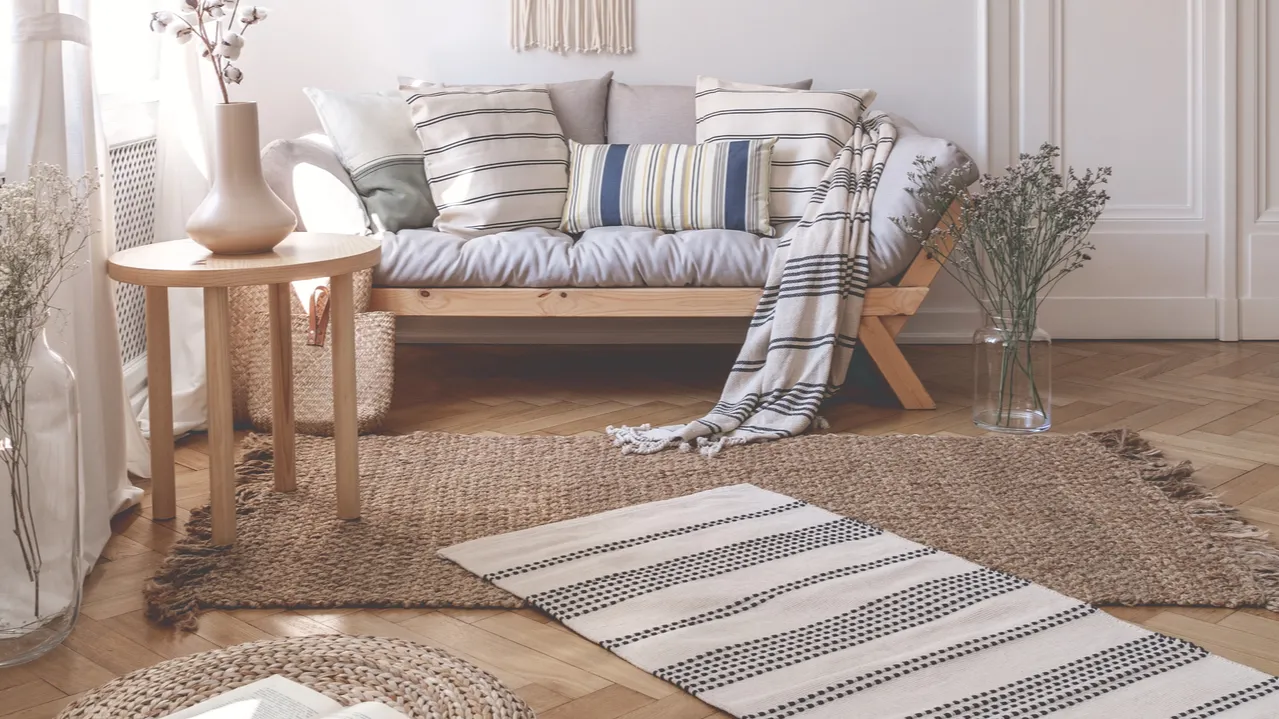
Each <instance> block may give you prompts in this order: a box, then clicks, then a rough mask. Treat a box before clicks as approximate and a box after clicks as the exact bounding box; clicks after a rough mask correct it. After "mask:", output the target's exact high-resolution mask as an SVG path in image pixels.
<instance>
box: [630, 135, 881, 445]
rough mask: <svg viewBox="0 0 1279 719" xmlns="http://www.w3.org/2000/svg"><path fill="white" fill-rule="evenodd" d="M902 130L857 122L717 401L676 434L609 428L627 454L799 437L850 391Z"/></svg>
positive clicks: (781, 257) (788, 238)
mask: <svg viewBox="0 0 1279 719" xmlns="http://www.w3.org/2000/svg"><path fill="white" fill-rule="evenodd" d="M896 137H897V133H896V129H895V128H894V127H893V126H892V124H891V123H890V122H889V120H888V116H887V115H885V114H884V113H882V112H871V113H867V114H866V115H864V116H863V117H861V118H859V119H858V121H857V123H856V124H855V126H854V129H853V135H852V137H851V138H849V140H848V142H847V143H846V144H845V145H844V146H843V148H841V149H840V151H839V153H838V154H837V155H836V156H835V159H834V160H833V161H831V163H830V166H829V167H828V168H827V170H826V175H825V177H824V178H823V180H822V182H821V184H820V185H818V187H817V189H816V190H814V192H813V196H812V198H811V199H810V200H809V203H808V205H807V208H806V209H805V211H804V216H803V219H802V220H800V222H799V223H798V224H797V225H796V226H795V227H793V228H792V229H791V230H790V232H788V233H786V235H785V236H783V237H782V239H781V240H780V241H779V242H778V245H777V254H776V255H775V256H774V258H773V266H772V267H771V268H770V269H769V273H768V281H767V284H766V285H765V287H764V293H763V296H761V297H760V300H759V305H758V306H757V307H756V308H755V315H754V317H753V318H752V319H751V323H750V329H749V330H748V332H747V334H746V341H745V343H744V344H743V345H742V349H741V352H740V353H739V354H738V357H737V362H736V363H735V364H734V365H733V369H732V371H731V373H730V374H729V377H728V381H727V383H726V384H725V386H724V392H723V394H722V396H721V397H720V401H719V403H718V404H716V405H715V406H714V407H713V408H712V409H711V411H710V413H709V414H707V415H706V416H705V417H703V418H701V419H699V420H696V421H694V422H691V423H689V424H686V425H675V426H670V427H658V428H654V427H650V426H649V425H642V426H639V427H609V428H608V433H609V434H610V435H611V436H612V437H613V440H614V443H615V444H616V445H617V446H619V447H621V448H622V451H623V452H627V453H630V452H634V453H638V454H652V453H654V452H659V451H661V450H663V449H666V448H668V447H678V448H680V449H682V450H690V449H692V448H693V447H694V446H697V447H700V448H701V452H702V453H703V454H705V455H707V456H712V455H715V454H717V453H719V452H720V451H721V450H722V449H723V448H724V447H727V446H731V445H736V444H746V443H748V442H759V441H763V440H770V439H780V438H783V437H791V436H794V435H797V434H800V433H801V432H803V431H804V430H806V429H808V427H809V425H811V424H812V423H813V422H814V420H815V419H816V418H817V410H818V408H819V407H820V406H821V403H822V401H823V400H825V399H826V398H827V397H830V396H831V395H833V394H834V393H835V392H836V391H837V390H838V389H839V388H840V386H841V385H843V383H844V377H845V375H846V374H847V372H848V362H849V360H850V359H852V355H853V350H854V349H855V348H856V346H857V327H858V325H859V324H860V323H861V314H862V302H863V298H864V296H865V293H866V281H867V278H868V276H869V269H870V260H869V253H870V207H871V200H873V199H874V196H875V188H876V187H877V186H878V185H879V178H880V176H881V175H882V174H883V169H884V162H885V161H887V159H888V154H889V153H890V152H891V151H892V148H893V142H894V140H895V139H896Z"/></svg>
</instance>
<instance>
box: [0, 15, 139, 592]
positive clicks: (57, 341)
mask: <svg viewBox="0 0 1279 719" xmlns="http://www.w3.org/2000/svg"><path fill="white" fill-rule="evenodd" d="M11 2H12V10H11V11H10V12H11V13H12V15H11V18H12V26H11V33H12V34H11V37H12V48H11V50H12V61H11V65H10V68H9V70H10V73H9V77H10V87H9V93H8V99H9V101H8V108H9V112H8V115H7V116H8V137H7V150H8V152H7V158H6V168H5V174H6V175H7V177H8V178H9V179H10V180H15V181H17V180H22V179H25V178H26V176H27V168H28V167H29V166H30V165H31V164H34V163H39V162H43V163H48V164H52V165H60V166H62V167H63V168H65V169H66V171H67V172H68V174H70V175H71V176H73V177H74V176H76V175H82V174H85V173H88V172H91V173H94V174H95V175H97V176H98V177H99V178H100V181H101V188H102V189H101V190H100V191H99V192H98V193H97V196H96V197H95V198H94V202H93V207H92V218H91V222H92V228H91V229H92V230H93V234H92V236H91V238H90V241H89V244H88V246H87V247H86V248H85V256H84V258H83V260H84V266H83V269H81V270H80V271H79V272H78V273H77V274H76V275H75V276H74V277H73V278H71V280H69V281H68V282H66V283H64V284H63V287H62V290H61V295H60V297H58V298H56V299H57V304H58V305H59V306H61V307H64V308H66V311H67V314H66V320H65V321H64V322H61V323H58V326H57V327H56V329H57V330H58V332H57V333H56V334H54V335H53V336H52V337H51V342H52V343H53V344H54V346H55V350H56V351H57V352H59V353H60V354H61V355H62V356H63V357H64V358H65V359H66V360H67V361H68V362H69V363H70V364H71V366H72V368H73V369H74V370H75V374H76V379H77V384H78V387H79V395H80V444H81V474H82V478H83V488H84V489H83V491H84V494H83V507H84V532H83V543H84V545H83V551H84V554H85V558H86V562H87V564H86V569H87V568H89V567H92V566H93V562H94V561H95V560H96V559H97V556H98V554H99V553H100V552H101V550H102V547H103V546H104V545H105V544H106V541H107V539H108V538H109V537H110V533H111V528H110V523H109V520H110V518H111V515H112V514H113V513H115V512H116V511H118V510H120V509H122V508H124V507H126V506H128V505H130V504H132V503H134V502H136V501H137V500H138V498H139V496H140V495H141V491H140V490H139V489H137V488H136V487H134V486H133V485H132V484H131V483H130V482H129V478H128V475H127V473H126V468H127V466H128V465H129V464H130V463H131V462H130V460H132V463H133V464H134V465H135V467H136V468H137V469H143V468H144V467H145V464H146V459H147V451H146V448H145V443H144V441H143V439H142V437H141V433H140V432H138V431H137V424H136V423H135V422H134V421H133V417H132V414H131V413H130V412H129V410H128V404H127V403H126V402H125V396H124V375H123V369H122V367H121V364H120V337H119V331H118V329H117V327H116V317H115V303H114V301H113V298H112V292H111V286H110V280H109V279H108V278H107V275H106V259H107V256H108V255H109V254H110V252H111V250H112V249H113V247H114V242H115V238H114V227H113V223H112V220H111V212H110V208H111V181H110V179H111V178H110V166H109V164H108V162H107V158H106V147H105V143H103V142H102V141H101V137H102V136H101V125H100V122H101V121H100V117H99V115H98V112H97V102H96V95H95V92H94V79H93V72H92V60H91V54H90V48H89V43H90V31H89V22H88V15H89V0H62V2H61V3H59V2H58V0H11ZM99 4H100V5H101V3H99ZM51 329H53V328H51Z"/></svg>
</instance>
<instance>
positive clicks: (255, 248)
mask: <svg viewBox="0 0 1279 719" xmlns="http://www.w3.org/2000/svg"><path fill="white" fill-rule="evenodd" d="M213 129H214V138H213V140H214V147H213V168H212V173H213V177H212V180H213V186H212V188H211V189H210V190H209V194H208V196H207V197H205V198H204V201H203V202H201V203H200V206H199V207H198V208H196V210H195V213H194V214H192V215H191V219H190V220H188V221H187V234H189V235H190V236H191V239H193V240H195V241H196V242H198V243H200V244H201V245H203V246H204V247H207V248H208V249H209V250H210V251H212V252H214V253H216V254H220V255H244V254H251V253H255V252H269V251H270V250H271V249H272V248H273V247H275V246H276V245H278V244H280V242H282V241H283V240H284V238H286V237H288V236H289V233H290V232H293V229H294V228H295V227H297V224H298V220H297V217H296V216H295V215H294V214H293V211H292V210H290V209H289V206H288V205H286V204H284V201H283V200H281V199H280V198H279V197H278V196H277V195H276V194H275V192H273V191H272V190H271V188H270V187H269V186H268V185H267V184H266V178H264V177H263V176H262V156H261V151H260V147H261V145H260V143H259V138H258V105H257V103H255V102H232V103H225V104H220V105H214V107H213Z"/></svg>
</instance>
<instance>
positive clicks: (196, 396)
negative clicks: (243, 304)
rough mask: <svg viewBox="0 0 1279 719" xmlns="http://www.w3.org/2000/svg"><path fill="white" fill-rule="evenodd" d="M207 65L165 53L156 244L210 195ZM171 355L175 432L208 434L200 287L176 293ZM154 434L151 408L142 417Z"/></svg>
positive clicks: (173, 46)
mask: <svg viewBox="0 0 1279 719" xmlns="http://www.w3.org/2000/svg"><path fill="white" fill-rule="evenodd" d="M211 77H212V75H211V73H210V71H209V69H208V62H207V61H205V60H203V59H201V57H200V54H199V53H198V52H196V51H195V50H193V49H192V48H191V46H190V45H178V44H177V43H175V42H164V43H163V44H162V45H161V48H160V72H159V83H158V93H157V96H158V98H159V110H158V118H159V119H158V122H157V127H156V177H155V181H156V197H155V200H156V201H155V241H156V242H169V241H171V240H177V239H181V238H183V237H185V236H186V230H185V227H186V221H187V218H188V217H190V216H191V213H192V212H194V211H195V208H196V207H197V206H198V205H199V204H200V201H201V200H203V199H204V196H205V194H206V193H208V191H209V169H208V168H209V164H210V163H209V147H208V145H207V143H206V141H205V138H208V137H211V136H212V133H211V125H212V116H211V111H210V107H211V106H212V102H213V93H214V91H215V90H214V88H212V87H211V85H212V82H213V81H212V80H211V79H210V78H211ZM169 352H170V362H171V366H172V368H173V431H174V433H176V434H179V435H180V434H183V433H185V432H190V431H191V430H195V429H203V428H204V426H205V424H206V422H207V419H208V414H207V405H206V404H205V396H206V392H205V370H204V296H203V294H202V293H201V291H200V290H198V289H194V288H182V287H175V288H172V289H170V290H169ZM139 420H140V422H141V425H142V430H143V432H145V433H147V434H148V435H149V434H150V432H151V405H150V403H149V402H148V403H147V405H146V406H145V407H144V408H143V409H142V414H141V415H140V417H139Z"/></svg>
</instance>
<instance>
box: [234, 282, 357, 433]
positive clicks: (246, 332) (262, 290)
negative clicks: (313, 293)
mask: <svg viewBox="0 0 1279 719" xmlns="http://www.w3.org/2000/svg"><path fill="white" fill-rule="evenodd" d="M354 284H355V311H356V312H357V313H358V312H364V311H365V310H366V309H368V306H369V297H370V295H371V293H372V291H373V270H361V271H359V272H356V273H355V283H354ZM304 294H306V295H309V294H310V293H309V292H308V293H304ZM268 297H269V295H268V292H267V287H266V285H253V286H249V287H232V288H231V407H232V412H233V413H234V417H235V421H236V423H237V424H247V423H248V422H249V421H250V417H249V382H248V377H249V364H250V362H252V361H253V360H254V358H258V359H266V360H267V361H269V358H270V356H271V344H270V342H269V339H270V335H268V334H265V332H266V330H267V328H268V326H269V323H270V315H269V314H268V309H269V308H270V305H269V304H268ZM293 314H294V315H305V314H306V308H305V307H303V305H302V303H301V302H300V301H299V300H298V297H297V294H296V293H293ZM294 356H295V357H296V356H297V355H296V354H295V355H294Z"/></svg>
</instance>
